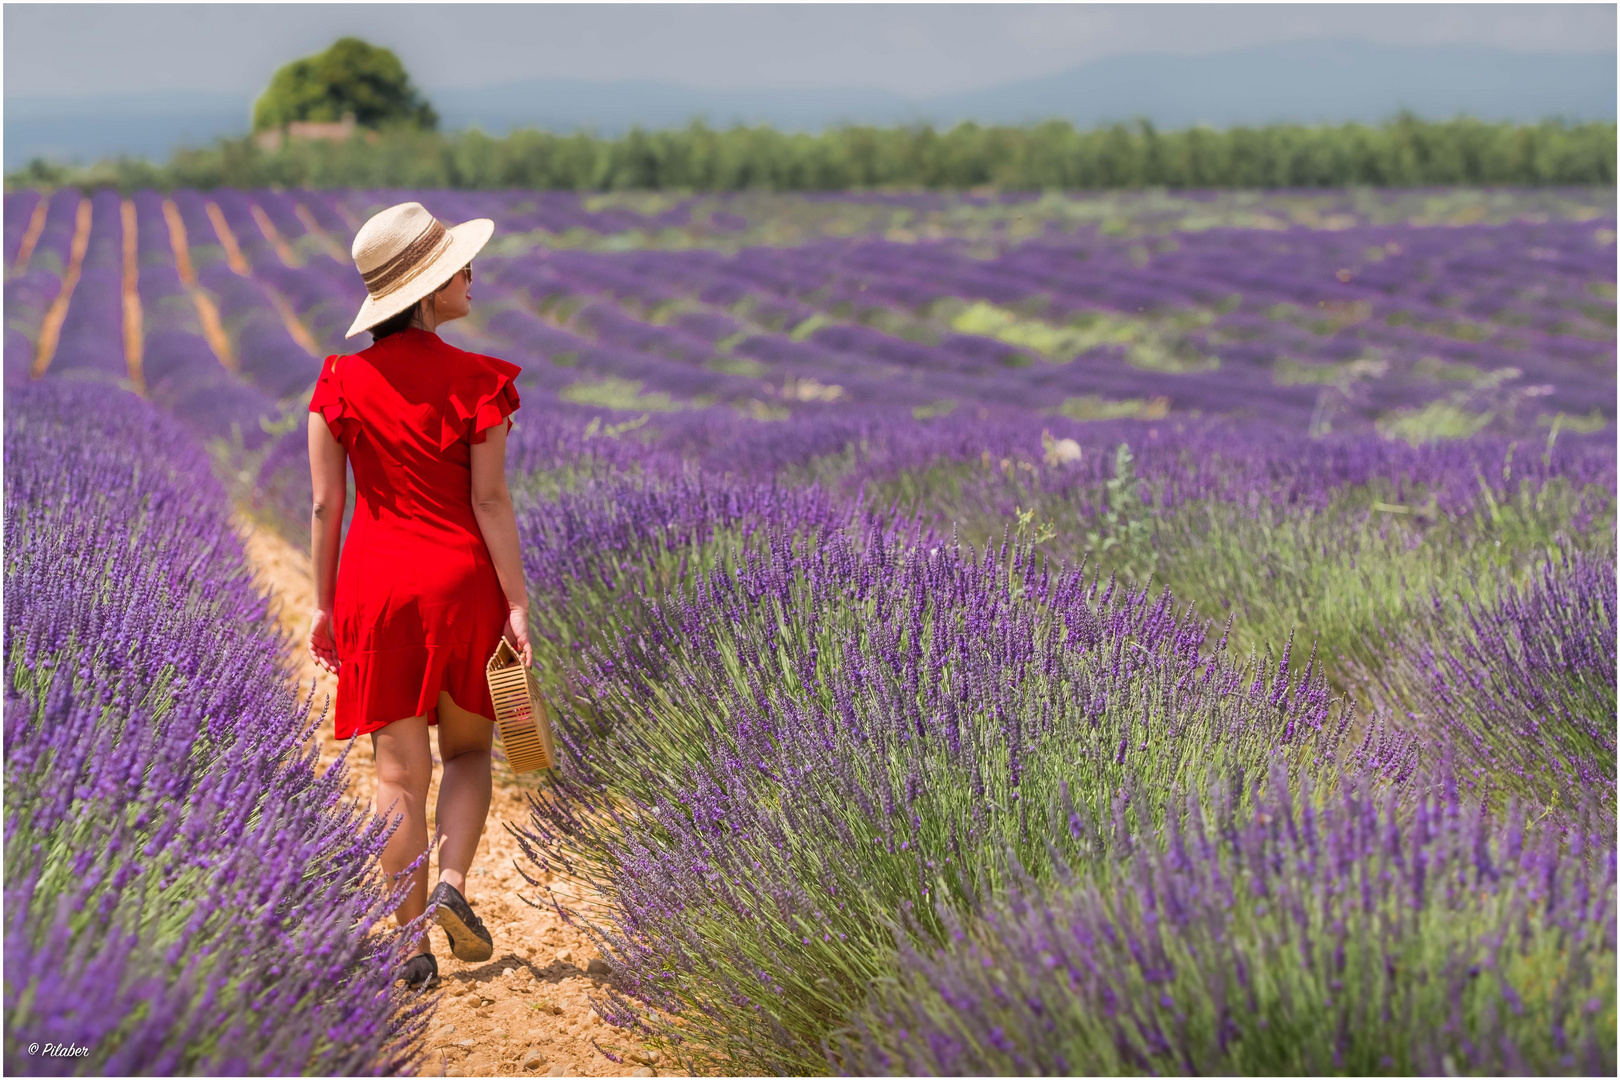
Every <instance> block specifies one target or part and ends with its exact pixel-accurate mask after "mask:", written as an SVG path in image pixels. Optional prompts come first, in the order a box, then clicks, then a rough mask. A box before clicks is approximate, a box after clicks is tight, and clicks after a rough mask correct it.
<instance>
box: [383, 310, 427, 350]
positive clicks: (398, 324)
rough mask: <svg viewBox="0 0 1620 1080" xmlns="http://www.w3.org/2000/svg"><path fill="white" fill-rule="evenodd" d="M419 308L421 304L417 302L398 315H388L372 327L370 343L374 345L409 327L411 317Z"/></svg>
mask: <svg viewBox="0 0 1620 1080" xmlns="http://www.w3.org/2000/svg"><path fill="white" fill-rule="evenodd" d="M421 306H422V302H421V301H420V300H418V301H417V302H416V303H414V304H412V305H411V306H410V307H408V308H406V309H405V310H404V311H402V312H400V313H399V314H398V315H390V316H388V318H386V319H384V320H383V321H382V322H380V323H378V324H377V325H376V326H373V327H372V328H371V343H372V344H373V345H375V344H377V342H379V341H381V340H382V339H383V338H385V337H387V336H388V335H389V334H397V333H399V332H400V331H401V330H403V329H405V328H406V327H407V326H409V325H411V317H412V316H413V315H415V314H416V309H417V308H419V307H421Z"/></svg>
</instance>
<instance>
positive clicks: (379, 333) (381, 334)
mask: <svg viewBox="0 0 1620 1080" xmlns="http://www.w3.org/2000/svg"><path fill="white" fill-rule="evenodd" d="M459 273H461V271H460V270H457V271H456V274H459ZM455 279H456V275H455V274H451V275H450V277H449V278H447V279H445V283H444V284H443V285H440V286H439V287H438V288H437V289H434V290H433V292H436V293H439V292H443V291H444V290H445V289H448V288H449V287H450V282H452V281H454V280H455ZM432 295H433V294H432V293H429V294H428V296H432ZM428 296H424V297H422V300H426V299H428ZM422 300H418V301H417V302H416V303H414V304H412V305H411V306H410V307H408V308H406V309H405V310H404V311H402V312H400V313H399V314H398V315H390V316H388V318H386V319H384V320H383V321H382V322H380V323H378V324H377V325H376V326H373V327H372V328H371V343H372V344H373V345H375V344H377V342H379V341H381V340H382V339H383V338H385V337H387V336H388V335H389V334H397V333H399V332H400V331H401V330H403V329H405V328H406V327H407V326H410V325H411V318H412V316H414V315H415V314H416V312H417V309H418V308H420V307H421V306H422Z"/></svg>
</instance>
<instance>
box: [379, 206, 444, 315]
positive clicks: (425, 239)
mask: <svg viewBox="0 0 1620 1080" xmlns="http://www.w3.org/2000/svg"><path fill="white" fill-rule="evenodd" d="M448 236H449V234H448V232H447V231H446V229H445V227H444V225H442V224H441V223H440V222H439V219H438V218H434V219H433V220H432V221H430V222H429V223H428V227H427V228H426V229H424V230H422V235H421V236H418V237H417V238H416V239H415V240H412V241H411V242H410V243H409V244H407V245H406V246H405V247H404V249H402V250H401V251H400V252H399V253H398V254H396V255H395V256H394V257H393V258H391V259H389V260H388V261H387V262H385V263H383V264H382V265H381V266H379V267H377V268H376V269H375V270H361V271H360V278H361V280H362V281H364V282H365V283H366V291H367V292H369V293H370V294H371V296H372V299H381V298H382V297H383V296H385V295H387V294H388V293H391V292H393V291H394V290H395V289H396V288H398V287H399V286H401V285H403V284H405V283H406V282H408V281H410V280H412V279H413V278H415V277H416V276H417V275H418V274H420V273H421V272H422V271H423V270H424V269H426V268H427V266H428V265H429V264H430V263H431V262H432V261H433V260H432V258H431V256H435V255H437V254H438V251H436V250H435V249H436V248H438V247H440V245H441V244H443V243H444V242H445V241H446V240H447V238H448ZM446 246H448V245H446Z"/></svg>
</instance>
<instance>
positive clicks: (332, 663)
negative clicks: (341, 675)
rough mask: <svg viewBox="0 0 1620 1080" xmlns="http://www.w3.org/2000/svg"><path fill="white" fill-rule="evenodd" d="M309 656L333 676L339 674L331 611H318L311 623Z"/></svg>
mask: <svg viewBox="0 0 1620 1080" xmlns="http://www.w3.org/2000/svg"><path fill="white" fill-rule="evenodd" d="M309 655H310V656H312V657H313V658H314V659H315V663H316V664H317V665H318V666H320V667H322V668H324V669H325V670H327V671H329V672H331V673H332V674H333V675H336V674H337V673H338V663H339V661H338V654H337V642H336V640H334V639H333V637H332V613H331V612H330V611H316V612H315V615H314V617H313V618H311V619H310V621H309Z"/></svg>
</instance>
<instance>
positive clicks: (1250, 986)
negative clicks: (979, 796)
mask: <svg viewBox="0 0 1620 1080" xmlns="http://www.w3.org/2000/svg"><path fill="white" fill-rule="evenodd" d="M1229 779H1230V778H1229V777H1226V776H1220V775H1217V776H1216V777H1215V778H1214V780H1213V782H1206V783H1205V784H1203V785H1201V786H1200V787H1198V788H1195V789H1194V790H1193V791H1192V792H1191V793H1190V794H1188V795H1186V796H1184V797H1182V796H1177V797H1175V798H1173V799H1171V800H1170V808H1171V813H1170V815H1169V816H1168V818H1167V824H1168V827H1167V828H1166V829H1165V830H1164V833H1163V835H1162V837H1161V838H1160V839H1159V840H1158V841H1157V842H1156V843H1155V844H1154V845H1153V846H1152V847H1150V848H1147V849H1145V850H1143V851H1141V852H1139V853H1136V854H1135V855H1134V856H1132V857H1129V858H1128V859H1126V860H1122V863H1121V865H1120V866H1119V867H1117V869H1116V873H1115V875H1114V877H1113V878H1112V879H1111V880H1098V879H1096V878H1089V879H1088V878H1087V877H1086V876H1084V875H1079V874H1072V873H1068V874H1065V878H1064V880H1062V881H1061V882H1059V883H1057V884H1055V885H1053V886H1051V887H1043V886H1042V885H1041V884H1040V883H1038V882H1036V881H1034V880H1033V879H1030V878H1027V877H1026V878H1025V879H1024V880H1022V881H1020V882H1018V883H1017V884H1016V885H1015V886H1014V887H1012V888H1010V889H1009V890H1007V891H1006V892H1005V893H1004V894H1002V895H999V896H996V897H995V898H994V899H993V900H991V902H989V903H988V904H986V905H985V907H984V908H983V909H982V910H981V911H979V912H978V913H977V917H976V918H975V919H973V920H971V921H969V920H964V919H961V918H958V917H957V916H956V915H955V913H954V912H950V911H943V912H941V915H940V917H941V919H942V921H944V922H945V924H946V927H947V937H948V941H947V943H946V944H945V946H944V947H943V948H940V949H937V950H927V951H921V950H917V949H914V948H912V947H911V946H910V944H909V942H908V940H907V939H906V938H904V937H901V938H900V940H899V944H898V950H899V953H900V960H899V963H898V964H897V965H896V970H895V972H894V973H893V975H892V976H889V977H886V978H884V979H882V980H880V981H879V983H878V984H877V986H876V987H875V988H874V991H873V993H872V995H871V998H870V1000H869V1002H868V1003H867V1004H866V1006H865V1007H864V1008H863V1009H861V1010H860V1011H859V1012H858V1013H857V1014H856V1016H855V1018H854V1022H853V1023H852V1024H851V1025H850V1027H849V1028H848V1029H847V1030H846V1031H844V1032H842V1033H840V1036H839V1038H838V1040H837V1042H838V1053H837V1055H836V1058H835V1060H837V1061H838V1063H839V1064H840V1065H841V1067H842V1068H843V1069H844V1070H845V1071H847V1072H850V1073H853V1074H857V1075H860V1074H866V1075H902V1076H904V1075H925V1076H935V1075H952V1076H959V1075H974V1074H978V1075H989V1076H997V1075H1009V1074H1019V1075H1029V1074H1038V1075H1060V1076H1061V1075H1075V1074H1084V1075H1122V1074H1150V1075H1164V1074H1178V1075H1193V1074H1212V1073H1213V1074H1235V1075H1266V1076H1272V1075H1296V1076H1324V1075H1352V1076H1355V1075H1361V1076H1371V1075H1407V1076H1411V1075H1417V1076H1437V1075H1446V1076H1456V1075H1478V1074H1487V1075H1491V1074H1497V1075H1500V1074H1507V1075H1546V1074H1576V1075H1587V1076H1609V1075H1613V1073H1614V1068H1615V855H1614V818H1613V813H1612V809H1611V810H1608V811H1605V810H1603V809H1601V808H1596V807H1589V808H1588V809H1589V810H1590V811H1592V812H1591V813H1590V815H1589V816H1587V817H1586V818H1584V819H1583V820H1582V821H1581V822H1580V823H1579V824H1578V825H1577V826H1575V827H1574V828H1573V829H1569V830H1562V829H1557V828H1549V827H1548V826H1547V825H1545V824H1544V823H1536V822H1533V821H1527V819H1526V817H1527V816H1526V811H1525V807H1524V805H1523V804H1518V803H1515V804H1512V805H1510V806H1508V807H1506V808H1505V809H1504V810H1503V812H1501V813H1500V814H1489V815H1487V814H1486V813H1485V812H1484V810H1483V806H1482V804H1481V803H1480V802H1479V801H1477V800H1466V799H1464V798H1462V797H1460V796H1459V790H1458V787H1457V786H1456V785H1455V784H1453V783H1450V782H1449V778H1448V774H1447V773H1446V772H1445V771H1444V770H1439V771H1438V772H1437V776H1436V779H1437V780H1438V781H1439V782H1438V783H1436V784H1435V785H1433V786H1431V787H1429V788H1427V789H1425V790H1422V791H1421V792H1420V793H1419V794H1418V795H1417V796H1416V798H1415V799H1402V798H1401V797H1400V795H1401V793H1399V792H1396V791H1389V792H1386V793H1385V794H1383V795H1381V796H1380V795H1378V794H1376V793H1374V792H1373V791H1371V790H1369V789H1368V787H1367V786H1366V785H1365V784H1360V783H1354V784H1347V785H1344V786H1342V787H1341V788H1340V789H1339V790H1337V791H1334V792H1326V793H1323V792H1317V791H1313V790H1312V789H1311V788H1310V787H1309V786H1308V785H1307V784H1300V785H1298V786H1291V785H1290V783H1289V781H1288V778H1287V777H1286V776H1283V775H1282V774H1280V773H1277V774H1275V775H1274V776H1273V778H1272V782H1271V783H1270V784H1269V785H1268V787H1267V789H1266V791H1265V793H1264V794H1263V795H1262V796H1261V797H1260V798H1259V799H1258V800H1256V802H1255V804H1254V806H1253V807H1252V808H1251V809H1250V810H1249V812H1247V813H1244V812H1241V811H1240V810H1239V809H1238V807H1237V806H1236V805H1235V802H1234V800H1233V798H1232V785H1231V784H1230V783H1229V782H1228V781H1229Z"/></svg>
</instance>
